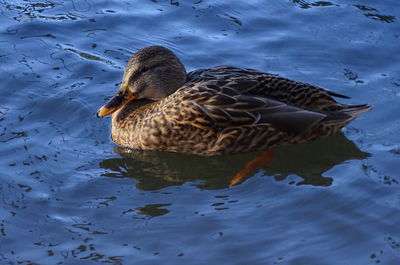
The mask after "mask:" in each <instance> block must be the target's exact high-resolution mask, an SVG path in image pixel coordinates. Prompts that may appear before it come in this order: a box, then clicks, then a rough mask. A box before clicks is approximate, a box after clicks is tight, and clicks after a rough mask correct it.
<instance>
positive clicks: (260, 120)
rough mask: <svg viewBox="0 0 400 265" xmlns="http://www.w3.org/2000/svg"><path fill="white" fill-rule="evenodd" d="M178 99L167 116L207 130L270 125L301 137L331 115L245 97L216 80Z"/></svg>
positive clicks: (190, 89)
mask: <svg viewBox="0 0 400 265" xmlns="http://www.w3.org/2000/svg"><path fill="white" fill-rule="evenodd" d="M175 97H177V98H175V99H174V100H169V102H174V103H175V106H172V105H171V106H170V107H168V108H166V110H167V112H168V113H166V116H168V117H170V118H171V119H173V120H174V121H175V122H178V123H181V124H190V125H192V126H195V127H198V128H201V129H206V130H210V129H212V130H217V131H220V130H223V129H225V128H230V127H240V126H246V125H251V126H255V127H257V126H258V125H260V126H261V125H262V126H265V125H268V126H271V127H274V128H275V129H276V130H278V131H282V132H287V133H289V134H293V133H294V134H298V133H301V132H303V131H305V130H306V129H307V128H310V127H311V126H313V125H315V124H316V123H318V122H320V121H321V120H323V119H325V118H326V117H327V114H324V113H320V112H315V111H310V110H305V109H302V108H299V107H296V106H291V105H288V104H286V103H284V102H281V101H278V100H274V99H270V98H267V97H264V96H260V95H251V94H249V93H247V94H241V93H239V90H237V89H235V88H232V83H231V82H227V83H225V85H222V83H221V82H220V81H212V80H208V81H202V82H197V83H195V85H194V84H191V85H190V86H189V85H186V86H184V87H182V88H181V89H179V90H178V91H177V92H176V93H175ZM171 104H173V103H171ZM176 105H178V106H179V108H178V107H176Z"/></svg>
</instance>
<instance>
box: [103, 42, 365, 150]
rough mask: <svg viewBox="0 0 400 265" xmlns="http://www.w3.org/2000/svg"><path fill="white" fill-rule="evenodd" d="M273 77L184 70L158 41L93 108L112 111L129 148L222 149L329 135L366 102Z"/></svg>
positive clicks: (228, 69)
mask: <svg viewBox="0 0 400 265" xmlns="http://www.w3.org/2000/svg"><path fill="white" fill-rule="evenodd" d="M335 98H349V97H347V96H345V95H342V94H338V93H335V92H332V91H329V90H326V89H323V88H321V87H318V86H315V85H311V84H308V83H303V82H298V81H294V80H291V79H287V78H284V77H281V76H279V75H275V74H270V73H265V72H262V71H258V70H253V69H247V68H237V67H233V66H216V67H212V68H207V69H199V70H194V71H191V72H189V73H187V72H186V69H185V67H184V65H183V64H182V62H181V61H180V59H179V58H178V57H177V56H176V55H175V54H174V53H173V52H172V51H171V50H169V49H168V48H165V47H163V46H149V47H145V48H143V49H141V50H139V51H137V52H136V53H134V54H133V55H132V57H131V58H130V59H129V61H128V63H127V66H126V68H125V72H124V74H123V78H122V82H121V85H120V88H119V90H118V91H117V92H116V94H115V95H114V96H113V97H112V98H111V99H110V100H109V101H108V102H107V103H106V104H104V105H103V106H102V107H101V108H100V109H99V110H98V112H97V116H98V117H104V116H107V115H112V117H111V138H112V140H113V141H114V142H115V143H116V144H117V145H119V146H122V147H125V148H129V149H132V150H143V151H165V152H175V153H186V154H195V155H204V156H214V155H228V154H237V153H245V152H253V151H267V150H270V149H271V148H275V147H279V146H283V145H290V144H300V143H306V142H311V141H314V140H317V139H320V138H324V137H328V136H330V135H332V134H335V133H337V132H338V131H340V130H341V129H342V128H343V127H344V126H346V125H347V124H348V123H350V122H351V121H352V120H354V119H355V118H357V117H359V116H360V115H362V114H363V113H365V112H367V111H369V110H371V106H370V105H368V104H359V105H348V104H343V103H340V102H338V101H336V99H335Z"/></svg>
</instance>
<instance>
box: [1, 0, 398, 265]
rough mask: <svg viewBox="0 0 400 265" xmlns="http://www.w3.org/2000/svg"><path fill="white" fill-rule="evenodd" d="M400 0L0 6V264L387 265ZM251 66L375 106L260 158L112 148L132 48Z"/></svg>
mask: <svg viewBox="0 0 400 265" xmlns="http://www.w3.org/2000/svg"><path fill="white" fill-rule="evenodd" d="M399 19H400V2H398V1H397V0H385V1H374V0H358V1H356V0H350V1H345V0H333V2H327V1H315V2H312V1H305V0H292V1H290V0H272V1H257V0H250V1H227V0H217V1H211V0H210V1H206V0H192V1H189V0H188V1H183V0H182V1H174V0H171V1H161V0H146V1H145V0H138V1H116V0H113V1H104V0H100V1H94V0H82V1H68V0H66V1H53V0H51V1H44V0H29V1H22V0H17V1H10V0H0V34H1V38H0V80H1V82H0V91H1V96H0V169H1V170H0V264H10V265H11V264H12V265H14V264H23V265H28V264H51V265H53V264H171V265H175V264H191V265H196V264H199V265H200V264H255V265H258V264H260V265H264V264H285V265H286V264H287V265H291V264H293V265H299V264H300V265H302V264H304V265H314V264H315V265H334V264H351V265H354V264H356V265H357V264H360V265H365V264H389V265H396V264H400V227H399V223H400V183H399V181H400V175H399V172H400V136H399V132H400V119H399V113H400V104H399V103H400V27H399ZM149 45H163V46H165V47H167V48H169V49H171V50H172V51H174V52H175V53H176V54H177V55H178V56H179V57H180V58H181V60H182V62H183V63H184V64H185V66H186V68H187V70H188V71H190V70H194V69H198V68H206V67H212V66H216V65H233V66H238V67H248V68H254V69H259V70H262V71H265V72H270V73H274V74H279V75H282V76H284V77H287V78H291V79H295V80H299V81H303V82H309V83H312V84H316V85H319V86H321V87H326V88H329V89H330V90H332V91H334V92H336V93H341V94H345V95H348V96H350V97H351V98H350V99H343V100H342V102H344V103H349V104H350V103H351V104H361V103H369V104H371V105H373V107H374V109H373V111H371V112H369V113H367V114H366V115H363V116H362V117H360V118H359V119H357V120H356V121H354V122H352V123H351V124H350V125H349V126H347V127H346V128H345V129H344V130H343V132H342V133H340V134H337V135H334V136H331V137H328V138H326V139H323V140H320V141H316V142H313V143H309V144H302V145H296V146H287V147H282V148H277V149H276V150H275V153H276V155H275V157H274V160H273V161H272V162H271V164H270V165H269V166H268V167H267V168H265V169H260V170H257V171H255V172H253V173H252V174H251V175H250V176H249V178H247V179H246V180H245V181H244V182H243V183H241V184H240V185H237V186H234V187H231V188H229V183H230V180H231V179H232V178H233V176H234V175H235V174H236V173H237V172H238V171H239V170H241V169H242V168H243V167H244V165H245V164H246V163H247V162H248V161H249V160H251V159H252V158H254V157H256V156H257V155H258V153H251V154H242V155H232V156H222V157H201V156H191V155H182V154H169V153H156V152H146V153H142V152H137V153H132V154H122V153H121V152H120V149H118V148H117V147H116V145H115V144H114V143H113V142H112V141H111V138H110V122H111V121H110V119H109V118H105V119H97V118H96V117H95V113H96V111H97V109H98V108H99V107H100V106H101V105H102V104H104V103H105V102H106V100H107V99H108V98H110V97H111V96H112V95H113V94H114V93H115V91H116V90H117V88H118V86H119V82H120V81H121V77H122V73H123V70H124V67H125V64H126V62H127V60H128V59H129V57H130V56H131V54H132V53H134V52H136V51H137V50H138V49H140V48H143V47H146V46H149Z"/></svg>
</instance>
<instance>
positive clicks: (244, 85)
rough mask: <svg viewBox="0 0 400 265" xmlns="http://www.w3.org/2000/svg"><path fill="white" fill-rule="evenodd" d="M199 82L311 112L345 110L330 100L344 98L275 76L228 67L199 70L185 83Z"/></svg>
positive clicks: (339, 104)
mask: <svg viewBox="0 0 400 265" xmlns="http://www.w3.org/2000/svg"><path fill="white" fill-rule="evenodd" d="M201 81H216V82H217V84H216V85H217V86H222V87H229V88H232V89H234V90H236V91H237V92H239V93H240V94H243V95H256V96H261V97H266V98H270V99H274V100H277V101H280V102H283V103H286V104H288V105H292V106H297V107H300V108H302V109H307V110H311V111H321V110H323V111H338V110H341V109H343V108H344V107H345V106H344V105H343V104H341V103H338V102H337V101H336V100H335V99H334V97H340V98H348V97H347V96H344V95H341V94H338V93H334V92H330V91H327V90H325V89H323V88H320V87H318V86H314V85H310V84H307V83H303V82H297V81H293V80H290V79H287V78H284V77H281V76H278V75H274V74H268V73H263V72H260V71H257V70H252V69H242V68H236V67H231V66H218V67H214V68H209V69H200V70H196V71H193V72H190V73H189V74H188V82H193V83H196V82H201Z"/></svg>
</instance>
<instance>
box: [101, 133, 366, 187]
mask: <svg viewBox="0 0 400 265" xmlns="http://www.w3.org/2000/svg"><path fill="white" fill-rule="evenodd" d="M115 151H116V152H117V153H119V154H120V155H121V158H111V159H106V160H103V161H101V162H100V167H101V168H104V169H106V170H107V173H104V174H103V176H106V177H113V178H124V177H129V178H133V179H135V180H136V181H137V184H136V187H137V188H138V189H140V190H147V191H148V190H159V189H162V188H165V187H168V186H173V185H181V184H183V183H186V182H193V185H195V186H197V187H199V188H201V189H223V188H227V187H229V183H230V181H231V180H232V178H233V177H234V176H235V174H236V173H237V172H239V171H240V170H241V169H242V168H243V167H244V166H245V164H246V163H247V162H248V161H250V160H251V159H253V158H254V157H256V156H257V155H258V153H249V154H240V155H227V156H219V157H202V156H196V155H184V154H174V153H163V152H139V151H132V152H131V153H126V149H123V148H116V149H115ZM367 157H369V154H368V153H365V152H362V151H360V150H359V149H358V147H357V146H356V145H355V144H354V143H353V142H351V141H350V140H348V139H347V138H346V137H345V136H344V135H343V134H342V133H340V134H336V135H333V136H331V137H328V138H326V139H323V140H319V141H316V142H313V143H307V144H302V145H294V146H286V147H281V148H278V149H276V150H275V157H274V159H273V161H272V162H271V163H270V165H269V166H268V168H267V169H266V171H265V173H266V175H268V176H273V177H274V178H275V179H276V180H277V181H281V180H284V179H286V178H287V176H289V175H293V174H294V175H297V176H299V177H300V178H301V179H302V180H301V181H299V182H296V183H290V184H296V185H304V184H306V185H313V186H330V185H331V184H332V181H333V179H332V178H327V177H324V176H323V173H324V172H326V171H327V170H329V169H331V168H332V167H334V166H336V165H338V164H341V163H343V162H344V161H347V160H352V159H365V158H367Z"/></svg>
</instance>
